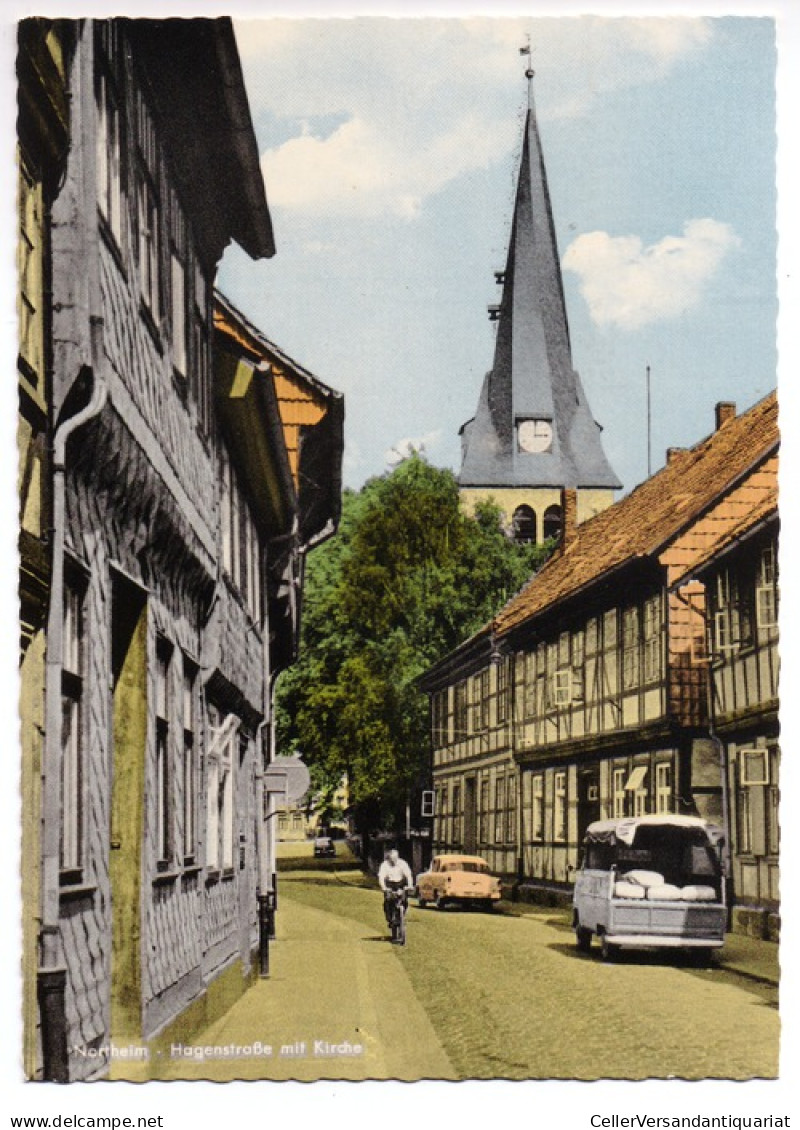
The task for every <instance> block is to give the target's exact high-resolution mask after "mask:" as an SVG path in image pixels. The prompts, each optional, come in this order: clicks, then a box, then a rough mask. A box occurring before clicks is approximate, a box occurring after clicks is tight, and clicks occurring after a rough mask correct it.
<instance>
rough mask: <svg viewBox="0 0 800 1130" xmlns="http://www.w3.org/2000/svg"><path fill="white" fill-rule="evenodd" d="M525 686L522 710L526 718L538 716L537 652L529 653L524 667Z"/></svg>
mask: <svg viewBox="0 0 800 1130" xmlns="http://www.w3.org/2000/svg"><path fill="white" fill-rule="evenodd" d="M522 672H523V678H524V684H523V688H522V709H523V714H524V717H525V718H534V717H535V716H536V685H537V683H536V679H537V676H536V652H535V651H529V652H528V653H527V654H526V655H525V656H524V660H523V666H522Z"/></svg>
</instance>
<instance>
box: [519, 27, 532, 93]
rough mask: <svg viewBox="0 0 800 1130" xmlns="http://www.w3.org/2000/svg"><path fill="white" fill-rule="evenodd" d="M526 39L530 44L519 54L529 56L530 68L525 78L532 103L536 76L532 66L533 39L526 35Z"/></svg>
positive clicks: (528, 67) (527, 69)
mask: <svg viewBox="0 0 800 1130" xmlns="http://www.w3.org/2000/svg"><path fill="white" fill-rule="evenodd" d="M525 38H526V39H527V41H528V42H527V43H526V44H525V46H524V47H520V49H519V53H520V55H527V56H528V66H527V68H526V70H525V78H526V79H527V80H528V102H529V103H530V101H531V96H532V94H533V81H532V80H533V76H534V75H535V74H536V71H534V69H533V67H532V66H531V37H530V35H526V36H525Z"/></svg>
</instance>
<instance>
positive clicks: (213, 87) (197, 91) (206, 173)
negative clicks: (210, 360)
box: [119, 17, 275, 265]
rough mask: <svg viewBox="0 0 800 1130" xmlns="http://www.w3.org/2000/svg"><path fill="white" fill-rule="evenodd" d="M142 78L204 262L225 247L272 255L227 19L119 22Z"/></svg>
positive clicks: (261, 185) (215, 257)
mask: <svg viewBox="0 0 800 1130" xmlns="http://www.w3.org/2000/svg"><path fill="white" fill-rule="evenodd" d="M119 22H120V24H123V25H124V26H125V30H126V33H127V36H128V38H129V41H130V43H131V46H132V48H133V55H134V62H135V64H136V65H138V67H139V68H140V70H141V71H142V72H143V76H144V78H145V80H146V83H147V87H148V90H149V101H150V103H151V105H152V108H153V112H154V114H155V115H156V117H157V119H158V126H159V131H160V132H161V134H162V136H163V137H164V140H165V142H166V151H167V155H168V158H169V160H170V165H171V171H172V174H173V176H174V178H175V180H176V182H177V186H178V190H179V192H180V195H181V199H182V200H183V201H184V204H185V206H186V207H187V209H188V211H189V213H190V215H191V217H192V221H193V223H194V225H195V228H196V230H197V233H198V236H199V238H200V242H201V245H202V247H203V249H204V251H205V255H206V258H207V260H208V263H207V265H210V264H212V263H215V262H216V261H217V260H218V259H219V257H220V255H221V254H222V251H223V250H224V249H225V247H226V246H227V244H228V242H229V241H230V240H231V239H234V240H235V241H236V242H237V243H238V244H239V245H240V246H241V247H242V248H243V249H244V250H245V251H246V252H247V254H248V255H250V256H251V257H252V258H253V259H262V258H269V257H270V256H272V255H274V254H275V241H274V237H273V232H272V220H271V217H270V213H269V208H268V206H267V198H266V191H265V189H264V179H263V176H262V174H261V167H260V160H259V154H258V147H257V144H256V138H255V133H254V131H253V123H252V119H251V116H250V107H249V104H248V101H247V94H246V91H245V86H244V78H243V76H242V69H241V63H240V61H239V53H238V49H237V47H236V40H235V37H234V33H233V24H232V22H231V20H230V18H228V17H220V18H217V19H201V18H195V19H178V18H170V19H164V20H150V19H129V18H125V19H123V18H120V20H119Z"/></svg>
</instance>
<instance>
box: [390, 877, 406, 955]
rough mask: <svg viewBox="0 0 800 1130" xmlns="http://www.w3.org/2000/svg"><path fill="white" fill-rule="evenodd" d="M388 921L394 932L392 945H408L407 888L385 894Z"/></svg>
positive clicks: (394, 889) (391, 890)
mask: <svg viewBox="0 0 800 1130" xmlns="http://www.w3.org/2000/svg"><path fill="white" fill-rule="evenodd" d="M385 900H386V921H387V922H388V923H389V927H390V929H391V931H392V945H395V946H404V945H405V944H406V909H407V907H408V895H407V892H406V889H405V887H400V888H391V889H388V890H387V891H386V893H385Z"/></svg>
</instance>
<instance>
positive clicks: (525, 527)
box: [511, 504, 536, 542]
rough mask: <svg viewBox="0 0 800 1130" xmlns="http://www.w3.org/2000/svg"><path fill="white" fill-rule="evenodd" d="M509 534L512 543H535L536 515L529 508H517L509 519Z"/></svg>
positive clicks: (523, 506) (524, 506)
mask: <svg viewBox="0 0 800 1130" xmlns="http://www.w3.org/2000/svg"><path fill="white" fill-rule="evenodd" d="M511 533H512V535H513V538H514V541H519V542H535V541H536V514H535V512H534V511H533V510H532V509H531V507H530V506H526V505H524V504H523V505H522V506H518V507H517V509H516V510H515V511H514V516H513V518H512V519H511Z"/></svg>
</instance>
